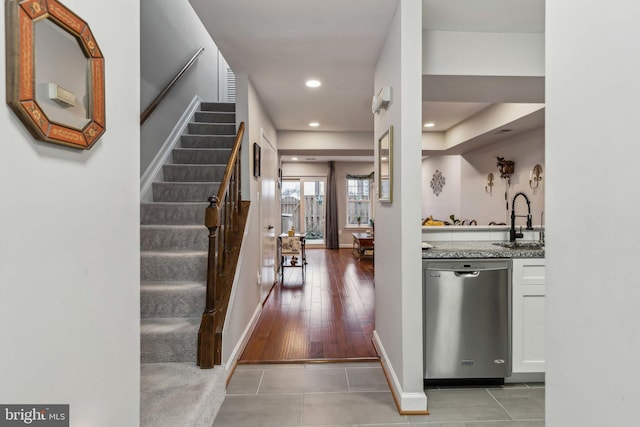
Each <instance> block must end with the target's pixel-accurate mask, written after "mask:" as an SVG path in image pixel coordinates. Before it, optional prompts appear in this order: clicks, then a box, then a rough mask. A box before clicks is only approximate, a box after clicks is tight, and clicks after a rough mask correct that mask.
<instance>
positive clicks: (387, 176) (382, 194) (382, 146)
mask: <svg viewBox="0 0 640 427" xmlns="http://www.w3.org/2000/svg"><path fill="white" fill-rule="evenodd" d="M385 165H386V167H385ZM384 172H386V173H384ZM378 201H380V202H387V203H391V202H392V201H393V126H389V129H387V130H386V131H385V132H384V133H383V134H382V136H381V137H380V138H379V139H378Z"/></svg>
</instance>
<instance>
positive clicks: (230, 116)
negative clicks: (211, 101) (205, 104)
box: [194, 111, 236, 124]
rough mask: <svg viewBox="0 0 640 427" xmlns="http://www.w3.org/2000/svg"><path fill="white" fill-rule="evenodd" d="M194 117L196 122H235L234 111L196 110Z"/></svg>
mask: <svg viewBox="0 0 640 427" xmlns="http://www.w3.org/2000/svg"><path fill="white" fill-rule="evenodd" d="M194 118H195V122H197V123H232V124H235V123H236V113H235V112H231V111H228V112H225V111H196V113H195V115H194Z"/></svg>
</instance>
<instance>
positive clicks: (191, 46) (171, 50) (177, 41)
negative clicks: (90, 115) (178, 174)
mask: <svg viewBox="0 0 640 427" xmlns="http://www.w3.org/2000/svg"><path fill="white" fill-rule="evenodd" d="M140 10H141V16H140V26H141V34H140V59H139V61H136V63H140V86H141V88H140V89H141V90H140V111H141V112H142V110H144V109H145V108H147V107H148V106H149V104H151V102H152V101H153V99H154V98H155V97H156V96H158V95H159V94H160V92H161V91H162V90H163V89H164V87H165V86H166V85H167V84H168V83H169V82H170V81H171V79H173V77H174V76H175V75H176V73H177V72H178V71H180V69H181V68H182V67H183V66H184V65H185V63H186V62H187V61H188V60H189V59H191V57H192V56H193V54H194V53H195V52H196V51H197V50H198V49H199V48H200V47H201V46H202V47H204V52H203V53H202V55H200V58H199V59H198V61H197V62H196V63H195V65H194V66H193V67H192V68H191V70H189V72H188V73H187V74H185V75H184V77H183V78H182V80H181V81H180V82H179V83H178V84H177V85H176V86H175V87H174V88H173V89H172V90H171V91H170V92H169V93H168V95H167V97H166V98H165V99H164V100H163V101H162V103H161V104H160V105H159V106H158V108H157V109H156V110H155V112H154V113H153V114H152V115H151V116H150V117H149V119H148V120H147V121H146V122H145V124H144V125H143V126H142V128H141V149H140V151H141V154H140V170H141V172H144V171H145V169H146V168H147V167H148V166H149V164H150V163H151V161H152V160H153V158H154V157H155V155H156V154H157V153H158V151H159V149H160V147H161V146H162V144H163V143H164V142H165V139H166V138H167V136H168V135H169V134H170V132H171V130H172V129H173V128H174V127H175V125H176V124H177V122H178V120H179V119H180V116H182V114H183V113H184V111H185V110H186V109H187V107H188V105H189V103H190V102H191V100H192V99H193V98H194V96H196V95H198V96H200V98H201V99H202V100H204V101H210V102H216V101H218V99H219V94H218V60H219V57H218V55H219V53H218V48H217V47H216V45H215V44H214V42H213V40H212V39H211V36H210V35H209V33H208V32H207V30H206V29H205V28H204V25H202V22H201V21H200V19H199V18H198V16H197V15H196V13H195V11H194V10H193V8H192V6H191V4H190V3H189V2H188V1H187V0H180V1H175V0H140ZM118 26H119V25H118ZM131 75H133V74H131ZM136 76H137V75H136Z"/></svg>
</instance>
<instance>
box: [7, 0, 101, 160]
mask: <svg viewBox="0 0 640 427" xmlns="http://www.w3.org/2000/svg"><path fill="white" fill-rule="evenodd" d="M5 6H6V8H5V12H6V16H5V18H6V22H5V24H6V46H7V49H6V65H7V103H8V104H9V106H10V107H11V109H12V110H13V111H14V112H15V113H16V115H17V116H18V117H19V118H20V120H21V121H22V123H23V124H24V125H25V126H26V127H27V129H28V130H29V132H30V133H31V134H32V135H33V137H34V138H36V139H39V140H41V141H46V142H53V143H56V144H62V145H66V146H70V147H74V148H81V149H88V148H91V147H92V146H93V144H95V143H96V141H98V139H99V138H100V137H101V136H102V135H103V134H104V132H105V129H106V120H105V80H104V57H103V56H102V52H101V50H100V48H99V47H98V44H97V42H96V40H95V38H94V36H93V33H92V32H91V29H90V28H89V25H88V24H87V23H86V22H85V21H83V20H82V19H81V18H80V17H78V16H77V15H76V14H74V13H73V12H72V11H70V10H69V9H67V8H66V7H65V6H64V5H63V4H62V3H60V2H58V1H57V0H46V1H45V0H6V5H5Z"/></svg>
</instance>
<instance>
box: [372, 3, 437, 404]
mask: <svg viewBox="0 0 640 427" xmlns="http://www.w3.org/2000/svg"><path fill="white" fill-rule="evenodd" d="M421 16H422V4H421V3H420V2H416V1H414V0H401V1H400V2H399V3H398V8H397V9H396V14H395V16H394V18H393V21H392V23H391V26H390V29H389V32H388V34H387V38H386V40H385V43H384V45H383V47H382V50H381V52H380V55H379V57H378V60H377V63H376V68H375V87H376V88H379V87H382V86H391V88H392V100H391V102H390V104H389V108H388V110H386V111H383V112H382V113H381V114H380V115H376V116H375V119H374V124H375V126H374V129H375V132H374V134H375V136H376V137H379V136H380V135H382V134H383V132H385V130H387V129H388V128H389V126H390V125H393V126H394V156H393V203H392V204H389V203H378V204H377V205H376V221H375V224H376V241H378V242H384V244H377V245H376V257H375V269H376V310H375V316H376V317H375V323H376V329H375V331H374V340H376V343H377V345H378V346H380V347H382V350H383V352H384V353H385V354H383V363H384V364H385V366H386V367H387V368H388V369H390V370H391V371H392V373H391V375H392V385H393V388H394V389H395V391H396V393H397V394H398V401H399V404H400V407H401V410H403V411H412V410H415V411H419V410H425V409H426V397H425V395H424V392H423V389H422V376H423V375H422V286H421V283H422V278H421V258H420V235H421V233H420V203H421V198H420V197H416V195H417V194H419V192H420V188H421V186H420V177H421V176H420V159H421V135H420V127H419V126H418V125H417V123H420V117H421V99H420V98H421V92H422V90H421V83H422V81H421V71H422V69H421V58H422V46H421V42H422V38H421V27H422V22H421Z"/></svg>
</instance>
